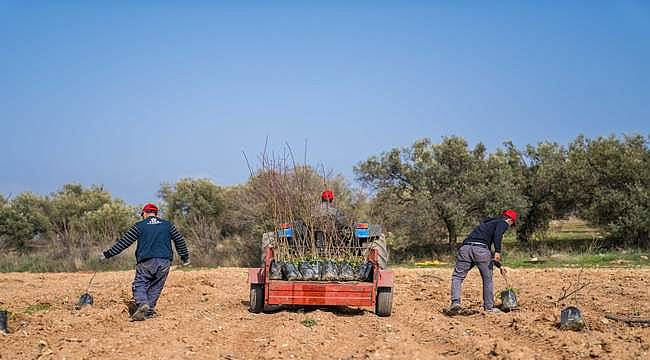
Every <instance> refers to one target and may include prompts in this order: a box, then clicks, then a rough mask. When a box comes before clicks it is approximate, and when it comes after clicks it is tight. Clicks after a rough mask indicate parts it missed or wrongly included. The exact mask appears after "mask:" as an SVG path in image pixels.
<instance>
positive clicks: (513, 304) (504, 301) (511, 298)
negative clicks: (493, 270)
mask: <svg viewBox="0 0 650 360" xmlns="http://www.w3.org/2000/svg"><path fill="white" fill-rule="evenodd" d="M518 307H519V303H518V302H517V294H515V292H514V291H512V289H508V290H503V291H502V292H501V310H503V311H505V312H509V311H512V310H515V309H517V308H518Z"/></svg>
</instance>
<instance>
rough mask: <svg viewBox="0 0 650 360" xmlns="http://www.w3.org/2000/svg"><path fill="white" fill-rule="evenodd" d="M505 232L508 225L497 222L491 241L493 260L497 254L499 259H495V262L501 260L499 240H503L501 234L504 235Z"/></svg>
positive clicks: (503, 222)
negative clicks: (492, 244)
mask: <svg viewBox="0 0 650 360" xmlns="http://www.w3.org/2000/svg"><path fill="white" fill-rule="evenodd" d="M506 230H508V223H507V222H505V221H499V222H498V223H497V226H496V228H495V229H494V238H493V239H492V241H493V242H494V255H495V258H496V257H497V254H499V255H498V257H499V259H497V261H500V260H501V240H502V239H503V233H505V232H506Z"/></svg>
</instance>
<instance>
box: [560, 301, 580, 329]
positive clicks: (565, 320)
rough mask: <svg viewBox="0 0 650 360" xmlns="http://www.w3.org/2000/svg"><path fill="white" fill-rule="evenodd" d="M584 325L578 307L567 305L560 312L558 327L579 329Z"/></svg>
mask: <svg viewBox="0 0 650 360" xmlns="http://www.w3.org/2000/svg"><path fill="white" fill-rule="evenodd" d="M584 327H585V321H584V319H583V318H582V313H581V312H580V309H578V308H577V307H575V306H569V307H567V308H565V309H564V310H562V312H561V313H560V329H561V330H574V331H579V330H582V328H584Z"/></svg>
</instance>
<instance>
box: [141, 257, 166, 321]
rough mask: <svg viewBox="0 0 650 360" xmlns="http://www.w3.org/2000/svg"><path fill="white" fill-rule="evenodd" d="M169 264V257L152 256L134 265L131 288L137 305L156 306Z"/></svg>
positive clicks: (152, 307)
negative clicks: (133, 277)
mask: <svg viewBox="0 0 650 360" xmlns="http://www.w3.org/2000/svg"><path fill="white" fill-rule="evenodd" d="M171 264H172V262H171V261H170V260H169V259H160V258H153V259H148V260H145V261H143V262H141V263H138V264H137V265H136V266H135V279H133V286H132V289H133V298H134V299H135V303H136V304H138V306H140V305H142V304H147V305H149V307H150V308H151V309H154V308H155V307H156V303H157V302H158V298H159V297H160V293H161V292H162V289H163V287H164V286H165V281H166V280H167V275H168V274H169V268H170V266H171Z"/></svg>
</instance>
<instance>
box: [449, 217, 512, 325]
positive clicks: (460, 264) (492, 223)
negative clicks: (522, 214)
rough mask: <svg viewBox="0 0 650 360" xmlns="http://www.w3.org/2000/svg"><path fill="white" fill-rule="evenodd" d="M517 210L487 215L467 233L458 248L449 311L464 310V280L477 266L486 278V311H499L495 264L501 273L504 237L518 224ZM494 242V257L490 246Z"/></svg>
mask: <svg viewBox="0 0 650 360" xmlns="http://www.w3.org/2000/svg"><path fill="white" fill-rule="evenodd" d="M516 220H517V213H516V212H515V211H514V210H505V211H503V212H502V213H501V216H498V217H495V218H491V219H487V220H485V221H484V222H482V223H481V224H480V225H479V226H477V227H476V228H474V230H473V231H472V232H471V233H470V234H469V236H467V238H466V239H465V241H463V245H462V246H461V247H460V249H458V256H457V257H456V267H455V268H454V272H453V274H452V275H451V305H450V306H449V308H447V309H446V311H445V313H446V314H447V315H457V314H458V313H460V311H461V309H462V308H461V306H460V294H461V289H462V286H463V280H465V277H466V276H467V273H468V272H469V271H470V270H471V269H472V268H473V267H474V266H476V267H478V270H479V271H480V272H481V278H482V279H483V307H484V308H485V311H486V312H487V313H500V312H501V310H499V309H497V308H495V307H494V289H493V282H492V269H493V265H497V267H499V268H500V270H501V273H502V274H503V273H505V269H504V268H501V239H502V237H503V233H504V232H505V231H506V230H508V227H509V226H511V225H514V224H515V221H516ZM492 244H494V258H493V257H492V252H491V251H490V249H491V248H492Z"/></svg>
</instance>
